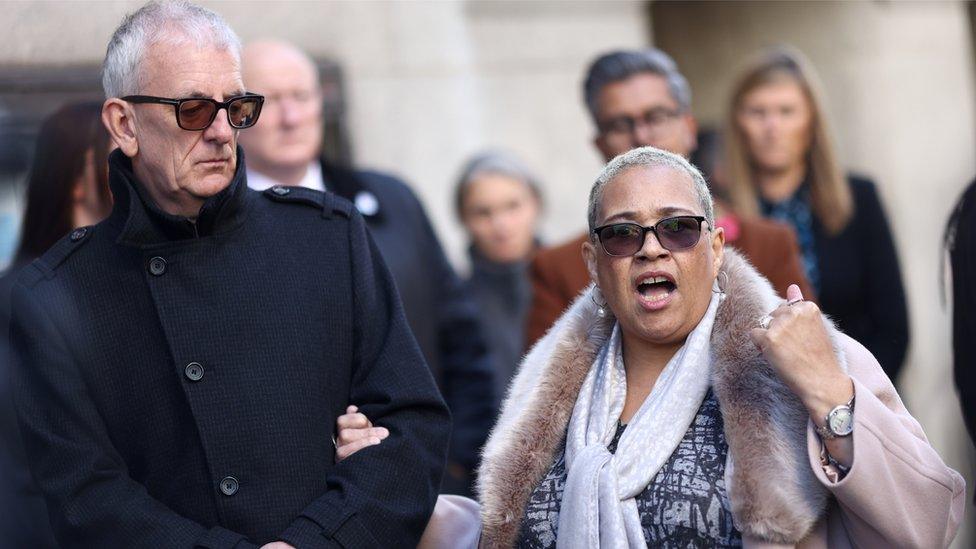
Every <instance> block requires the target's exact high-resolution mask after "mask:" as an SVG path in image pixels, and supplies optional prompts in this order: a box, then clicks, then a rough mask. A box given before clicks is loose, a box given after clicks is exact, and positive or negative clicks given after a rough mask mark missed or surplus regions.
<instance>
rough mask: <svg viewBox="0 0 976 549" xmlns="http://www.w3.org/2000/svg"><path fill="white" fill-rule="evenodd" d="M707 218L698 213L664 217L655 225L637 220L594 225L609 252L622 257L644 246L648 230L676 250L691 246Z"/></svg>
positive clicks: (606, 250) (662, 243) (663, 245)
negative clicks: (645, 224)
mask: <svg viewBox="0 0 976 549" xmlns="http://www.w3.org/2000/svg"><path fill="white" fill-rule="evenodd" d="M704 221H705V218H704V217H702V216H698V215H679V216H677V217H669V218H667V219H662V220H660V221H658V222H657V223H655V224H654V226H653V227H642V226H640V225H638V224H637V223H611V224H610V225H604V226H602V227H597V228H595V229H593V234H595V235H596V237H597V238H598V239H599V240H600V245H601V246H603V251H604V252H606V253H607V255H612V256H614V257H622V256H628V255H634V254H636V253H637V252H638V251H640V249H641V248H643V247H644V239H645V238H646V237H647V233H654V235H655V236H656V237H657V241H658V242H660V243H661V247H663V248H664V249H666V250H669V251H672V252H675V251H678V250H684V249H686V248H691V247H692V246H694V245H695V244H698V239H699V238H701V225H702V222H704Z"/></svg>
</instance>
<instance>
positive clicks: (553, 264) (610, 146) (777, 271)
mask: <svg viewBox="0 0 976 549" xmlns="http://www.w3.org/2000/svg"><path fill="white" fill-rule="evenodd" d="M583 94H584V97H585V100H586V107H587V109H588V110H589V112H590V116H591V118H592V120H593V123H594V125H595V127H596V135H595V136H594V138H593V144H594V145H595V146H596V148H597V150H599V151H600V154H601V155H602V156H603V159H604V160H605V161H607V162H609V161H610V160H611V159H613V158H614V157H616V156H618V155H620V154H623V153H625V152H627V151H629V150H631V149H634V148H637V147H643V146H648V145H650V146H653V147H657V148H659V149H663V150H666V151H668V152H672V153H675V154H678V155H681V156H683V157H685V158H688V157H689V156H690V155H691V153H692V151H694V150H695V147H696V140H695V132H696V131H697V129H698V123H697V122H696V121H695V117H694V115H693V114H692V112H691V89H690V87H689V86H688V81H687V80H685V77H684V76H683V75H682V74H681V73H680V72H678V67H677V65H675V63H674V60H673V59H671V57H670V56H668V54H666V53H664V52H663V51H661V50H658V49H654V48H649V49H643V50H625V51H614V52H610V53H606V54H604V55H601V56H599V57H598V58H597V59H596V60H594V61H593V63H592V64H591V65H590V67H589V70H588V71H587V73H586V80H585V81H584V83H583ZM727 213H729V212H725V211H723V213H722V215H723V217H725V215H726V214H727ZM725 221H726V222H729V224H730V225H731V221H734V222H735V226H734V227H733V228H734V231H733V232H734V234H733V235H731V236H732V237H733V238H732V239H731V242H730V244H731V245H733V246H735V247H737V248H739V249H740V250H741V251H742V252H743V253H744V254H745V255H746V257H747V258H748V259H749V261H750V262H752V264H753V265H755V266H756V269H758V270H759V272H760V273H762V274H763V276H765V277H766V278H768V279H769V281H770V282H771V283H772V284H773V287H774V288H775V289H776V291H777V292H778V293H779V294H780V295H781V296H785V295H786V289H787V288H788V287H789V285H790V284H797V285H799V286H800V289H801V290H802V291H803V292H804V295H810V296H812V295H814V292H813V291H811V289H810V287H809V285H808V284H807V281H806V278H805V277H804V274H803V270H802V268H801V264H800V258H799V248H798V247H797V244H796V237H795V236H794V235H793V232H792V229H790V227H788V226H785V225H783V224H780V223H774V222H769V221H763V220H760V219H756V218H749V219H745V218H743V219H738V218H730V217H726V219H725ZM587 240H588V235H587V234H586V233H584V234H581V235H580V236H578V237H576V238H575V239H573V240H571V241H569V242H567V243H565V244H561V245H558V246H555V247H553V248H549V249H546V250H542V251H541V252H539V254H538V255H537V256H536V257H535V259H533V261H532V265H531V267H530V270H529V272H530V276H531V279H532V292H533V295H532V306H531V309H530V311H529V318H528V322H527V325H526V344H527V346H529V345H531V344H532V343H534V342H535V341H536V340H538V339H539V338H540V337H542V335H543V334H545V332H546V330H548V329H549V327H550V326H552V324H553V323H554V322H555V321H556V319H557V318H559V317H560V316H561V315H562V313H563V311H564V310H565V309H566V307H568V306H569V304H570V303H572V301H573V300H574V299H575V298H576V296H578V295H579V293H580V292H581V291H582V290H583V288H585V287H586V286H587V285H588V284H589V283H590V275H589V273H587V271H586V265H585V264H584V262H583V255H582V251H581V250H582V246H583V243H584V242H586V241H587Z"/></svg>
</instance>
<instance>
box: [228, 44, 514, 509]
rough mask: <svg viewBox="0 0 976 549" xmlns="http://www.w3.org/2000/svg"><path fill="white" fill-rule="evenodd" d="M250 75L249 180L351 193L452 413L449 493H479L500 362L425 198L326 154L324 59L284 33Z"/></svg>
mask: <svg viewBox="0 0 976 549" xmlns="http://www.w3.org/2000/svg"><path fill="white" fill-rule="evenodd" d="M244 81H245V82H247V85H248V89H251V90H254V91H255V92H258V93H261V94H263V95H264V96H265V97H266V102H265V106H264V111H263V114H262V119H261V124H260V125H259V126H257V127H255V128H254V129H253V130H252V131H249V132H246V133H245V134H243V135H241V145H242V146H243V147H244V150H245V151H246V152H247V157H248V166H247V169H248V172H247V180H248V185H250V186H251V188H252V189H256V190H265V189H268V188H272V187H274V186H276V185H280V186H284V187H285V188H293V187H306V188H311V189H317V190H327V191H331V192H334V193H336V194H337V195H339V196H341V197H344V198H346V199H348V200H349V201H351V202H352V203H353V204H354V205H355V206H356V208H357V209H358V210H359V213H360V214H362V216H363V218H364V219H365V220H366V226H367V227H368V228H369V231H370V235H371V236H372V237H373V240H374V241H375V242H376V246H377V247H378V248H379V250H380V253H381V254H382V256H383V259H384V261H385V262H386V264H387V265H388V266H389V268H390V272H392V273H393V278H394V280H395V281H396V285H397V289H398V290H399V293H400V298H401V299H402V300H403V309H404V312H405V313H406V317H407V321H408V323H409V324H410V328H411V329H412V330H413V334H414V336H415V337H416V338H417V342H418V343H419V344H420V349H421V351H423V354H424V357H425V358H426V359H427V364H428V366H429V367H430V370H431V372H432V373H433V375H434V379H435V380H436V381H437V384H438V386H439V388H440V390H441V393H442V394H443V396H444V400H445V401H446V402H447V405H448V408H449V409H450V411H451V416H452V418H453V430H452V435H451V444H450V448H449V450H448V465H447V470H446V475H445V476H444V485H443V487H442V491H443V492H444V493H450V494H462V495H471V489H470V484H471V478H470V475H471V472H472V471H473V470H474V468H475V467H476V466H477V464H478V458H479V452H480V450H481V446H482V445H484V443H485V439H487V437H488V431H489V429H491V426H492V424H493V423H494V420H495V410H496V408H495V406H496V402H495V395H494V391H493V390H492V387H493V386H494V370H493V368H492V366H491V362H490V359H489V355H488V350H487V344H486V343H485V340H484V336H483V335H482V332H481V327H480V325H479V323H478V322H479V321H478V318H479V317H478V311H477V309H476V305H475V303H474V301H473V300H472V297H471V296H469V295H467V294H466V292H465V290H464V287H463V286H462V284H461V281H460V279H459V278H458V277H457V275H456V274H455V272H454V270H453V268H452V267H451V265H450V263H448V260H447V257H446V256H445V254H444V252H443V249H442V248H441V245H440V241H439V240H438V238H437V235H436V234H435V232H434V230H433V227H432V226H431V223H430V220H429V219H428V218H427V214H426V213H425V212H424V208H423V206H422V205H421V203H420V201H419V200H418V199H417V196H416V195H415V194H414V193H413V191H412V190H411V189H410V187H408V186H407V185H406V184H405V183H404V182H403V181H401V180H399V179H398V178H396V177H393V176H391V175H388V174H385V173H380V172H375V171H367V170H358V169H353V168H349V167H342V166H337V165H335V164H333V163H329V162H326V161H325V160H323V158H322V154H321V149H322V142H323V133H324V131H323V119H322V115H323V113H322V109H323V101H322V100H323V97H322V89H321V84H320V80H319V73H318V67H317V66H316V65H315V62H314V61H313V60H312V59H311V58H310V57H309V56H308V54H306V53H305V52H303V51H301V50H300V49H298V48H297V47H296V46H294V45H293V44H290V43H288V42H283V41H279V40H259V41H255V42H251V43H249V44H247V45H246V46H245V47H244Z"/></svg>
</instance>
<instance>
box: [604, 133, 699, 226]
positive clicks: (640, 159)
mask: <svg viewBox="0 0 976 549" xmlns="http://www.w3.org/2000/svg"><path fill="white" fill-rule="evenodd" d="M642 166H643V167H651V168H654V167H666V168H671V169H673V170H675V171H678V172H682V173H686V174H688V176H689V177H691V181H692V184H693V185H694V187H695V189H694V190H695V194H696V195H697V197H698V204H699V205H700V206H701V208H702V211H703V212H705V213H704V216H705V221H706V222H707V223H708V226H709V227H711V228H714V227H715V206H714V205H713V203H712V193H711V191H709V190H708V183H706V182H705V178H704V177H702V174H701V172H700V171H698V168H696V167H694V166H693V165H692V164H691V162H688V161H687V160H685V158H684V157H683V156H680V155H677V154H674V153H669V152H667V151H662V150H661V149H655V148H654V147H640V148H638V149H633V150H631V151H629V152H626V153H624V154H622V155H620V156H618V157H617V158H614V159H613V160H611V161H610V162H609V163H608V164H607V165H606V166H604V168H603V171H601V172H600V175H599V176H597V178H596V182H595V183H593V188H592V189H591V190H590V203H589V207H588V208H587V221H588V223H589V226H590V234H591V237H592V233H593V230H594V229H596V221H597V220H596V216H597V215H599V211H600V203H601V202H602V201H603V190H604V188H605V187H606V185H607V183H609V182H611V181H613V180H614V179H615V178H616V177H617V176H619V175H620V174H621V173H623V172H624V171H626V170H628V169H630V168H635V167H642Z"/></svg>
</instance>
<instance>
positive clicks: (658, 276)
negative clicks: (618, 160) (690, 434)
mask: <svg viewBox="0 0 976 549" xmlns="http://www.w3.org/2000/svg"><path fill="white" fill-rule="evenodd" d="M692 185H693V183H692V180H691V178H690V176H688V175H686V174H684V173H681V172H678V171H675V170H674V169H671V168H666V167H653V168H650V167H634V168H631V169H629V170H627V171H625V172H623V173H622V174H620V175H619V176H618V177H617V178H616V179H614V180H612V181H611V182H609V183H608V184H607V185H606V187H604V194H603V201H602V203H601V204H600V209H599V212H598V215H597V227H600V226H602V225H606V224H609V223H618V222H633V223H638V224H640V225H641V226H652V225H654V224H655V223H657V222H658V221H660V220H661V219H665V218H669V217H674V216H680V215H694V216H704V215H705V213H704V211H702V207H701V206H700V205H699V204H698V200H697V198H696V195H695V191H694V188H693V186H692ZM701 227H702V232H701V236H700V238H699V239H698V242H697V243H696V244H695V245H694V246H692V247H689V248H685V249H682V250H677V251H669V250H667V249H665V248H663V247H662V246H661V244H660V242H659V241H658V239H657V237H656V236H655V235H654V233H648V234H647V236H646V238H645V240H644V246H643V247H642V248H641V249H640V250H639V251H638V252H637V253H635V254H634V255H632V256H625V257H612V256H609V255H607V254H606V253H605V252H604V250H603V248H602V245H601V244H600V243H599V242H593V241H592V240H591V241H589V242H587V243H586V244H584V246H583V255H584V258H585V259H586V261H587V265H588V267H589V269H590V274H591V276H592V277H593V279H594V280H596V282H597V285H598V286H599V288H600V290H601V292H602V293H603V296H604V297H605V298H606V301H607V305H608V306H609V308H610V310H611V311H613V313H614V315H615V316H616V317H617V321H618V322H619V323H620V327H621V331H622V333H623V336H624V343H625V344H627V342H633V341H641V342H644V343H648V344H651V345H668V346H673V345H676V344H681V343H682V342H683V341H684V340H685V338H686V337H687V336H688V334H689V333H691V331H692V330H693V329H694V328H695V326H697V325H698V322H699V321H700V320H701V318H702V316H704V314H705V310H706V309H707V308H708V303H709V302H710V301H711V297H712V284H713V282H714V280H715V277H716V276H717V275H718V270H719V267H720V266H721V263H722V246H723V244H724V243H725V235H724V233H723V232H722V229H720V228H719V229H715V230H712V231H709V230H708V226H707V225H706V224H704V223H703V224H702V225H701Z"/></svg>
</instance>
